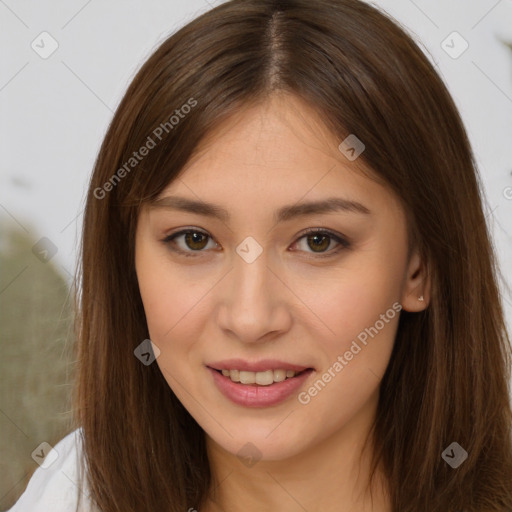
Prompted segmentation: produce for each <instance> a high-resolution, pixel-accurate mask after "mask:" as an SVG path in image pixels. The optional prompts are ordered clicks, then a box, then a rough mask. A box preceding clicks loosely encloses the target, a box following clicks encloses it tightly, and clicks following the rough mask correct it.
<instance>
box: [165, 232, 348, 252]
mask: <svg viewBox="0 0 512 512" xmlns="http://www.w3.org/2000/svg"><path fill="white" fill-rule="evenodd" d="M189 233H198V234H200V235H203V236H206V237H207V238H209V239H211V240H213V237H211V236H210V235H208V234H207V233H205V232H204V231H201V230H200V229H191V228H188V229H183V230H181V231H177V232H176V233H171V234H170V235H168V236H166V237H165V238H164V239H163V240H162V242H163V243H164V244H165V245H171V244H173V245H175V242H174V240H175V239H176V238H178V237H179V236H182V235H186V234H189ZM308 235H327V236H328V237H329V238H331V239H333V240H334V241H335V242H337V243H338V244H339V246H338V247H337V248H335V249H334V250H330V251H328V252H324V253H314V252H311V253H309V254H312V255H313V258H315V259H316V258H327V257H331V256H334V255H336V254H338V253H339V252H340V251H342V250H344V249H349V248H350V247H351V244H350V242H349V241H348V240H346V239H345V238H343V237H342V236H340V235H338V234H336V233H334V232H332V231H330V230H328V229H320V228H309V229H307V230H306V231H305V232H303V233H302V234H301V235H300V236H299V237H298V238H297V240H296V241H295V242H294V245H295V244H296V243H297V242H298V241H299V240H301V239H302V238H305V237H306V236H308ZM171 250H172V251H174V252H176V253H178V254H182V255H183V256H185V257H197V256H199V254H197V253H202V252H205V251H204V250H197V251H192V250H191V251H184V250H183V249H179V248H176V247H172V248H171ZM302 252H307V251H302ZM194 253H196V254H194Z"/></svg>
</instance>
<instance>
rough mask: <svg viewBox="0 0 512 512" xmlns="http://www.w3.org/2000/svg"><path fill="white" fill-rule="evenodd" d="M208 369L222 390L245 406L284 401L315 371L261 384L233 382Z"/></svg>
mask: <svg viewBox="0 0 512 512" xmlns="http://www.w3.org/2000/svg"><path fill="white" fill-rule="evenodd" d="M207 369H208V370H209V371H210V373H211V374H212V376H213V381H214V382H215V384H216V385H217V387H218V388H219V390H220V392H221V393H222V394H223V395H224V396H225V397H226V398H229V399H230V400H231V401H232V402H234V403H235V404H238V405H243V406H244V407H269V406H271V405H276V404H279V403H281V402H284V401H285V400H286V399H287V398H289V397H290V396H291V395H293V394H294V393H295V392H296V391H297V390H298V389H299V388H300V387H301V386H302V385H303V384H304V381H305V380H306V379H307V378H308V377H309V376H310V375H311V374H312V373H313V370H311V369H310V370H306V371H304V372H302V373H301V374H300V375H297V376H296V377H292V378H291V379H286V380H283V381H282V382H274V384H270V385H269V386H259V385H257V384H240V383H239V382H233V381H232V380H231V379H230V378H229V377H225V376H224V375H222V373H220V372H218V371H217V370H214V369H212V368H210V367H207Z"/></svg>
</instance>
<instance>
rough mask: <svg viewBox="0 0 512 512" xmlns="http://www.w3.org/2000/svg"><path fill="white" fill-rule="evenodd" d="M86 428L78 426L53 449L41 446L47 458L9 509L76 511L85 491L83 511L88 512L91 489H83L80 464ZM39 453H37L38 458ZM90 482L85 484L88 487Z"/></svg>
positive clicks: (15, 511) (81, 506) (40, 511)
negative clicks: (79, 498) (83, 431)
mask: <svg viewBox="0 0 512 512" xmlns="http://www.w3.org/2000/svg"><path fill="white" fill-rule="evenodd" d="M81 441H82V430H81V428H77V429H76V430H74V431H73V432H71V433H69V434H68V435H67V436H65V437H64V438H62V439H61V440H60V441H59V442H58V443H57V444H56V445H55V446H54V447H53V449H52V448H50V446H49V445H47V446H46V447H45V446H42V447H41V452H40V453H41V455H44V459H41V460H42V462H41V464H40V466H39V467H38V468H37V469H36V471H35V472H34V474H33V475H32V477H31V478H30V481H29V483H28V485H27V488H26V489H25V491H24V492H23V494H22V495H21V496H20V498H19V499H18V501H17V502H16V503H15V505H14V506H13V507H12V508H11V509H10V510H9V511H7V512H22V511H23V512H25V511H28V510H30V511H31V512H47V511H49V510H51V511H52V512H75V511H76V510H77V505H78V494H79V493H80V492H81V493H82V497H81V504H80V511H83V512H86V511H87V512H88V510H89V508H88V506H89V501H88V494H89V493H88V489H87V488H86V487H85V488H82V489H79V484H80V482H79V476H80V473H79V464H80V458H81V456H82V450H81V446H82V444H81ZM37 455H38V453H37V452H35V453H34V458H36V457H37ZM86 485H87V484H86V483H84V486H86Z"/></svg>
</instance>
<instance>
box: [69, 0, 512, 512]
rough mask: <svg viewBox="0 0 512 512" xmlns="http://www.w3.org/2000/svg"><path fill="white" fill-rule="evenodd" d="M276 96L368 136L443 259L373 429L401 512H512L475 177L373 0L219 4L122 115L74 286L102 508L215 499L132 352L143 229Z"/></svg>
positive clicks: (498, 350)
mask: <svg viewBox="0 0 512 512" xmlns="http://www.w3.org/2000/svg"><path fill="white" fill-rule="evenodd" d="M276 92H284V93H289V94H293V95H296V96H298V97H300V98H302V99H303V100H305V101H306V102H308V104H310V105H312V106H313V108H314V109H315V110H316V111H317V112H318V113H319V115H320V116H321V118H322V119H323V120H324V122H325V125H326V127H327V128H328V129H329V131H331V132H332V133H333V134H334V135H335V136H336V137H338V139H339V140H340V142H341V141H342V140H344V138H345V137H346V136H347V135H348V134H349V133H354V134H357V137H358V138H359V139H361V140H362V141H364V144H365V146H366V149H365V151H364V153H363V154H362V155H361V157H360V158H361V159H362V160H363V161H364V163H365V164H367V165H368V166H369V168H371V169H372V170H373V171H375V173H376V175H378V177H379V179H381V180H383V181H384V182H385V183H386V184H387V185H388V186H389V187H390V188H391V189H392V190H393V191H394V192H395V193H396V194H397V195H398V197H399V198H400V199H401V201H402V204H403V207H404V210H405V211H406V213H407V218H408V223H409V229H410V232H411V233H412V236H413V237H414V241H415V243H416V244H417V247H418V248H419V250H420V253H421V255H422V257H423V258H424V260H425V261H426V262H427V266H428V273H429V276H430V278H431V283H432V288H431V301H430V304H429V306H428V308H427V309H426V310H424V311H423V312H421V313H409V312H406V311H402V312H401V316H400V321H399V328H398V333H397V336H396V341H395V345H394V349H393V353H392V357H391V360H390V362H389V366H388V368H387V371H386V373H385V375H384V378H383V380H382V383H381V388H380V401H379V406H378V412H377V417H376V420H375V424H374V429H373V433H374V437H375V446H376V450H375V455H374V465H373V468H375V467H377V464H383V467H384V468H385V472H386V476H387V478H388V479H389V483H390V489H391V501H392V506H393V510H394V511H399V512H413V511H414V512H417V511H419V510H422V511H428V512H437V511H439V512H441V511H442V512H446V511H459V510H463V509H464V510H466V511H467V512H470V511H483V510H486V511H501V512H505V511H507V512H510V511H511V510H512V439H511V437H512V436H511V427H512V413H511V407H510V402H509V396H510V395H509V393H510V389H509V387H508V377H509V375H510V362H511V358H510V356H511V345H510V339H509V336H508V334H507V332H506V327H505V323H504V318H503V311H502V306H501V304H500V296H499V291H498V286H497V283H498V277H499V270H498V268H497V265H496V261H495V256H494V253H493V248H492V244H491V240H490V236H489V233H488V227H487V225H486V220H485V215H484V208H483V197H482V193H481V189H482V186H481V183H480V177H479V174H478V169H477V167H476V164H475V160H474V156H473V153H472V150H471V147H470V144H469V141H468V138H467V135H466V132H465V129H464V127H463V124H462V121H461V119H460V116H459V114H458V112H457V109H456V106H455V104H454V102H453V100H452V98H451V96H450V94H449V92H448V91H447V88H446V87H445V85H444V84H443V82H442V80H441V79H440V78H439V76H438V74H437V73H436V71H435V69H434V68H433V66H432V65H431V64H430V62H429V61H428V59H427V58H426V57H425V55H424V54H423V52H422V51H421V50H420V49H419V47H418V46H417V45H416V44H415V42H414V41H413V39H412V38H411V37H410V36H409V35H407V33H406V32H405V31H404V30H403V29H402V28H400V27H399V25H398V24H397V23H396V22H395V21H394V20H392V19H391V18H389V17H388V16H387V15H386V14H384V13H381V12H380V11H379V10H377V9H376V8H374V7H371V6H369V5H367V4H365V3H363V2H360V1H358V0H315V1H311V0H232V1H229V2H227V3H225V4H222V5H220V6H218V7H217V8H215V9H213V10H210V11H209V12H206V13H205V14H203V15H201V16H199V17H198V18H196V19H195V20H193V21H192V22H190V23H189V24H187V25H186V26H185V27H183V28H181V29H180V30H179V31H177V32H176V33H174V34H173V35H172V36H171V37H169V38H168V39H167V40H166V41H165V42H164V43H163V44H162V45H161V46H160V47H159V48H158V49H157V50H156V51H155V52H154V54H153V55H152V56H151V57H150V58H149V59H148V60H147V61H146V62H145V63H144V65H143V66H142V67H141V69H140V70H139V72H138V73H137V75H136V76H135V78H134V80H133V82H132V83H131V85H130V86H129V88H128V91H127V92H126V94H125V96H124V98H123V99H122V101H121V103H120V105H119V107H118V108H117V110H116V113H115V115H114V118H113V120H112V122H111V125H110V127H109V129H108V132H107V134H106V136H105V139H104V141H103V144H102V146H101V149H100V152H99V155H98V157H97V161H96V163H95V167H94V172H93V175H92V178H91V182H90V187H89V192H88V197H87V204H86V209H85V217H84V226H83V238H82V245H81V266H80V267H79V269H78V274H77V283H78V284H77V285H76V287H77V303H76V308H77V323H76V333H77V338H78V342H79V345H78V347H79V354H78V355H79V375H78V379H77V386H76V420H77V425H79V426H81V427H82V433H83V442H84V456H85V461H86V464H87V478H88V484H89V487H90V490H91V497H92V498H93V499H94V501H95V502H96V504H97V505H98V506H99V508H100V509H101V510H102V511H103V512H121V511H122V512H126V511H128V510H130V511H147V510H154V511H157V510H159V511H160V510H169V511H184V510H188V509H189V508H192V507H194V508H196V509H199V508H200V507H201V505H202V504H203V503H204V501H205V498H206V496H207V493H208V491H209V489H210V486H211V484H212V477H211V474H210V468H209V464H208V458H207V455H206V450H205V435H204V432H203V430H202V429H201V428H200V427H199V425H198V424H197V423H196V421H195V420H194V419H193V418H192V417H191V416H190V414H189V413H188V411H187V410H186V409H185V408H184V407H183V406H182V404H181V403H180V402H179V400H178V399H177V398H176V396H175V395H174V393H173V392H172V390H171V389H170V388H169V385H168V384H167V382H166V380H165V379H164V377H163V376H162V374H161V372H160V370H159V367H158V365H157V364H151V365H148V366H146V365H144V364H141V362H140V361H139V360H138V359H137V358H136V357H135V356H134V349H135V348H136V347H137V346H138V345H139V344H140V343H141V342H142V341H143V340H145V339H147V338H149V335H148V330H147V325H146V319H145V316H144V310H143V307H142V302H141V298H140V293H139V289H138V284H137V277H136V273H135V265H134V233H135V228H136V223H137V216H138V212H139V210H140V207H141V205H142V204H144V203H146V202H150V201H152V200H154V199H155V198H156V196H157V195H158V194H159V193H160V192H161V191H162V190H163V189H164V188H165V187H166V186H167V185H168V184H169V183H170V182H172V181H173V180H175V179H176V178H177V177H178V175H179V173H180V171H181V170H182V169H183V168H184V166H185V164H186V163H187V162H189V161H190V159H191V157H193V156H194V151H195V149H196V148H197V146H198V144H199V142H200V141H202V140H204V138H205V137H206V136H207V135H208V134H210V133H212V131H213V130H214V129H215V127H216V126H217V125H218V124H219V123H220V122H221V121H222V120H224V119H226V118H228V117H229V116H230V115H231V114H233V113H235V112H238V111H240V110H241V109H243V108H244V107H246V106H248V105H251V104H255V103H256V102H261V101H265V99H266V98H268V97H269V95H271V94H273V93H276ZM185 105H188V107H187V108H185ZM172 116H174V118H172ZM150 139H151V142H150ZM143 146H146V147H147V148H149V151H148V152H145V151H144V153H146V154H145V156H142V153H143V151H140V152H139V148H142V147H143ZM134 151H136V152H137V153H138V155H139V157H140V158H136V157H134ZM123 170H124V172H123ZM177 293H178V292H177ZM452 442H457V443H458V444H459V445H460V446H461V447H463V448H464V449H465V451H466V452H467V453H468V458H467V460H465V461H464V463H462V464H461V465H460V466H459V467H458V468H456V469H453V468H452V467H451V466H450V465H448V464H447V463H446V462H445V460H443V458H442V456H441V454H442V452H443V450H445V448H447V447H448V446H449V445H450V444H451V443H452Z"/></svg>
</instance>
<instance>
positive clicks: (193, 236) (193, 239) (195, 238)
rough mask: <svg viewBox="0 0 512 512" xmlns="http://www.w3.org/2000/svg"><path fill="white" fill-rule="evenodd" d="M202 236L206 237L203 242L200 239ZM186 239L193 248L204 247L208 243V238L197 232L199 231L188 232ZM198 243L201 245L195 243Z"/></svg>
mask: <svg viewBox="0 0 512 512" xmlns="http://www.w3.org/2000/svg"><path fill="white" fill-rule="evenodd" d="M201 238H204V240H203V241H202V242H201V241H200V239H201ZM185 240H186V242H187V245H188V246H189V247H190V248H191V249H202V248H203V247H205V245H206V244H205V243H204V242H205V240H206V236H205V235H203V234H201V233H197V232H192V233H187V234H186V235H185ZM196 243H197V244H199V247H197V246H194V244H196Z"/></svg>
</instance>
